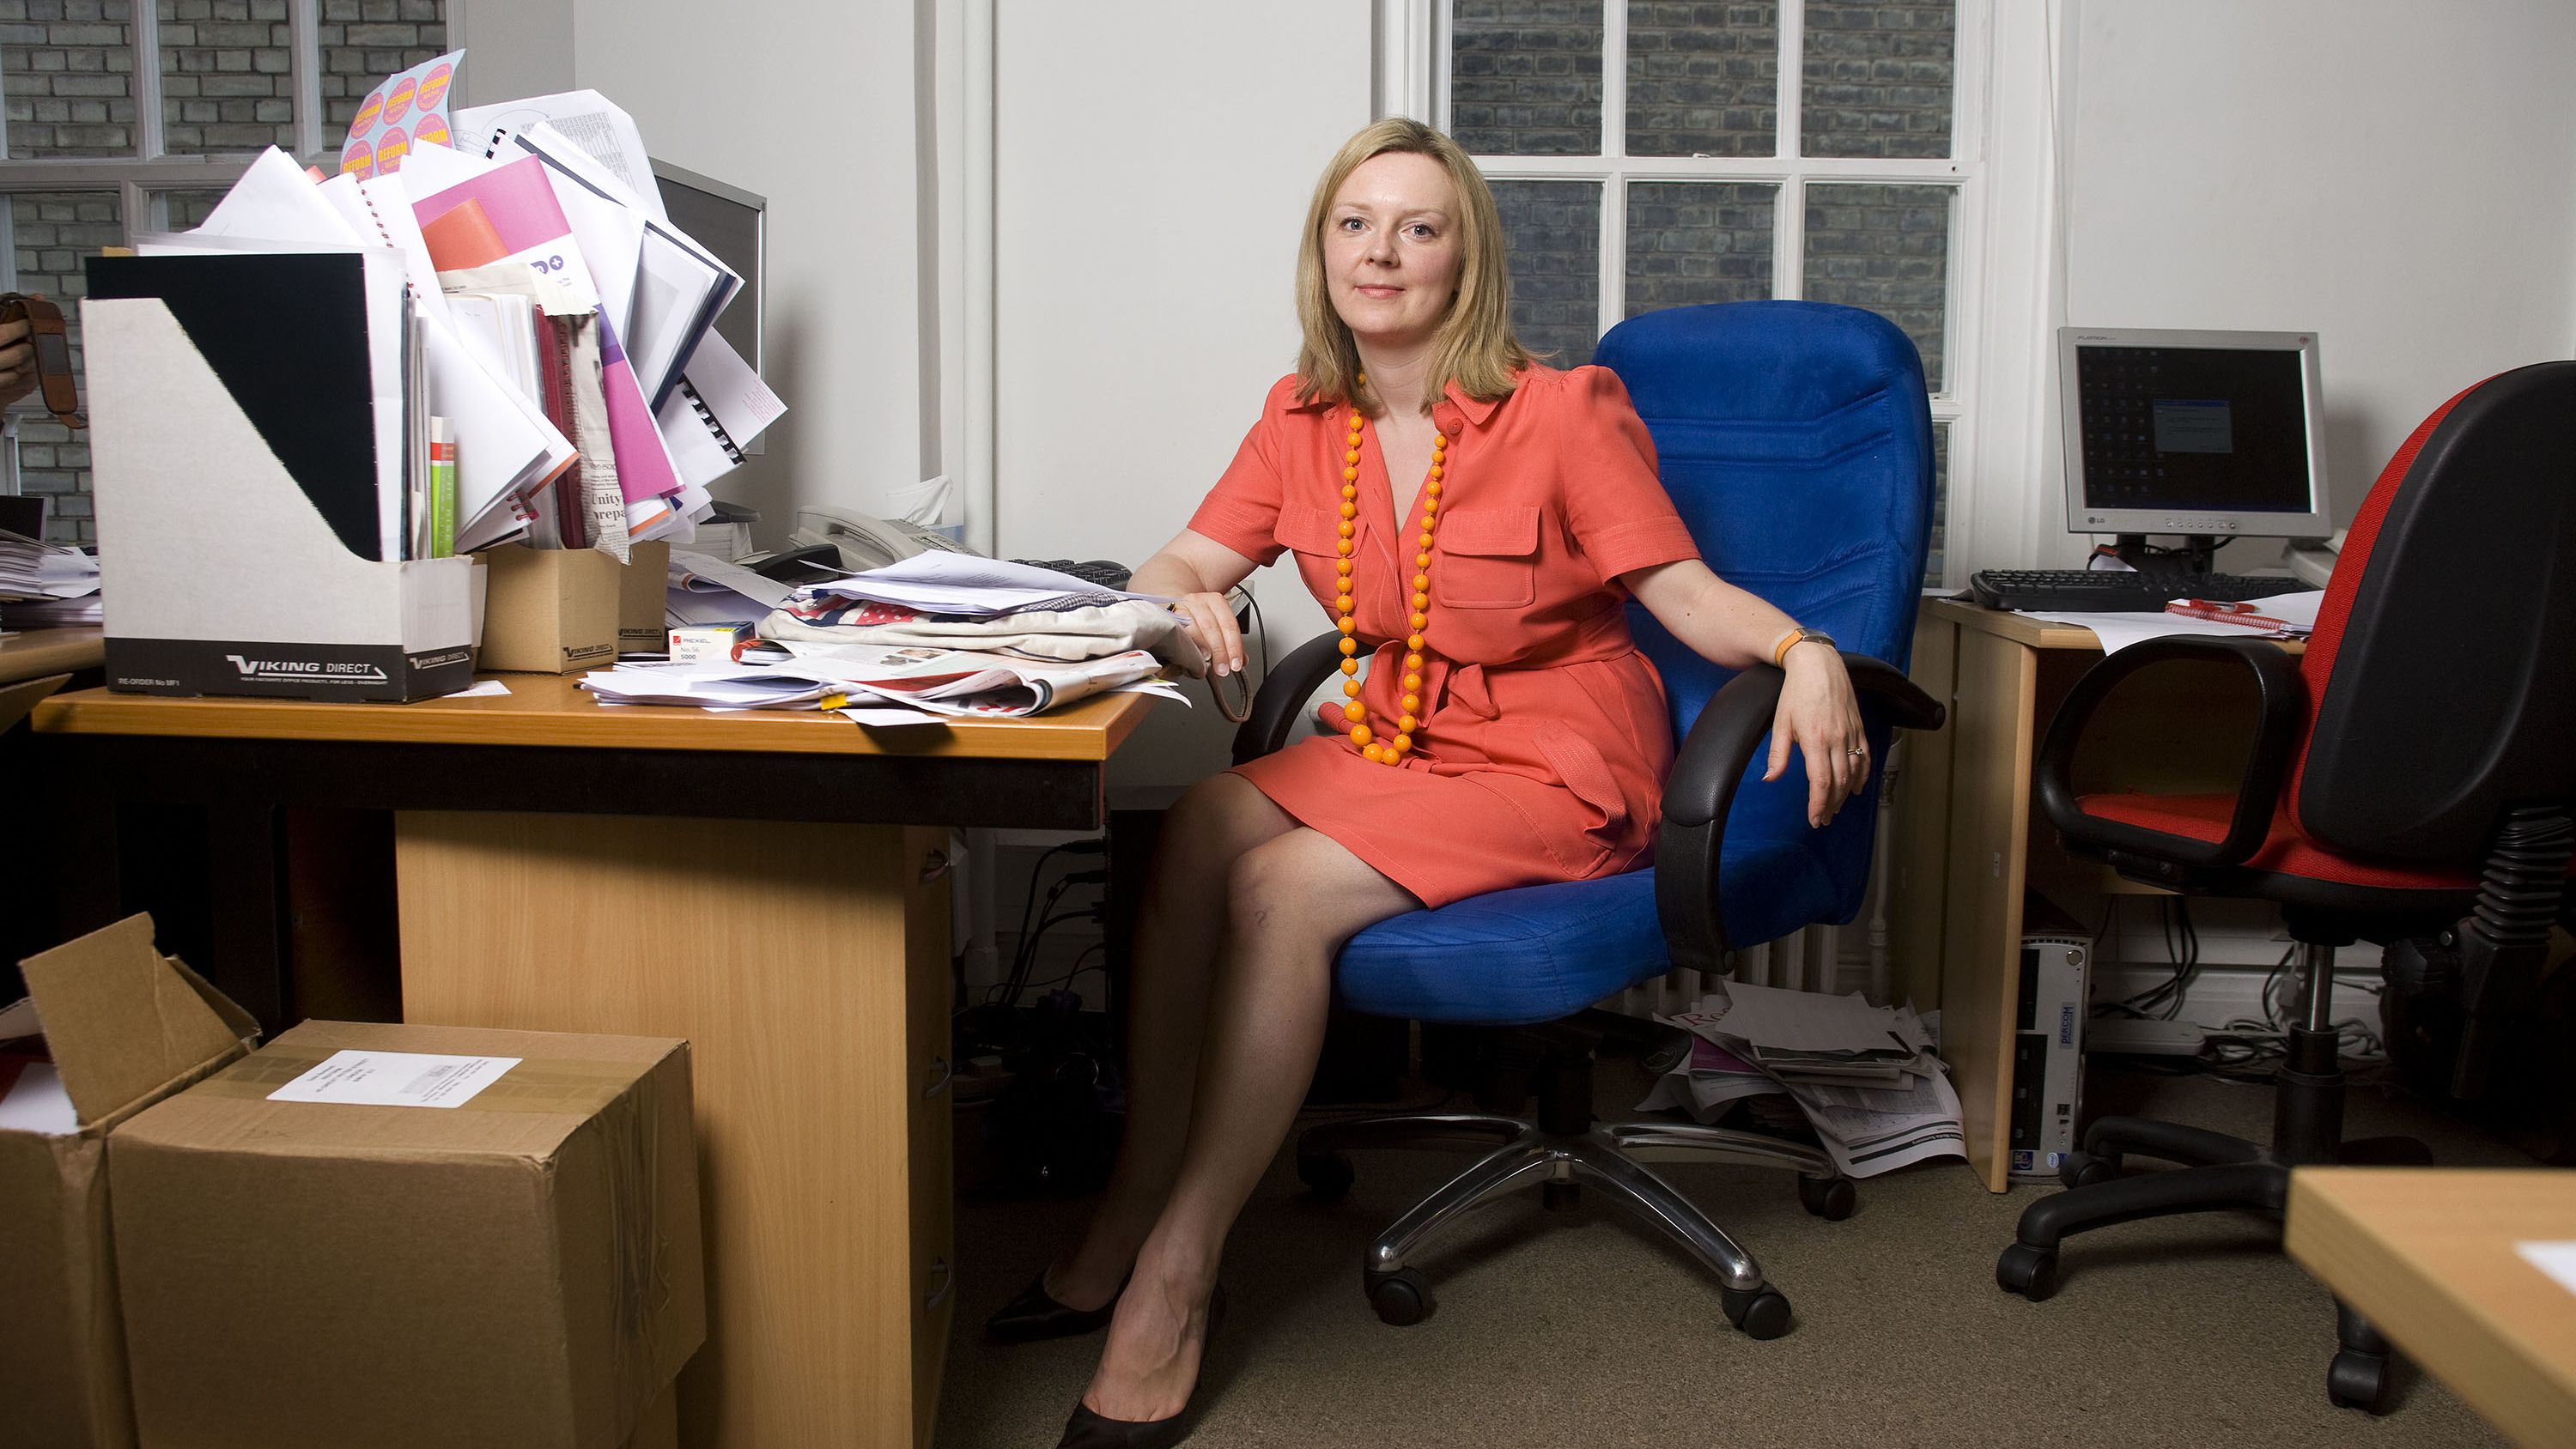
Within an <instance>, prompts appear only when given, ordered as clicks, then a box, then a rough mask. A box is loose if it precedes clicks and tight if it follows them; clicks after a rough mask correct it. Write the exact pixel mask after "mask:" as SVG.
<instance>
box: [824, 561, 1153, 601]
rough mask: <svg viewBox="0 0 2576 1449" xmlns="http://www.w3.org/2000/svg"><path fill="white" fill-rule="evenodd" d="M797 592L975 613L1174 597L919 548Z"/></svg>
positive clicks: (1014, 564) (1022, 566)
mask: <svg viewBox="0 0 2576 1449" xmlns="http://www.w3.org/2000/svg"><path fill="white" fill-rule="evenodd" d="M798 592H799V593H801V594H803V595H804V596H806V597H808V598H813V597H818V596H827V595H828V596H832V597H838V598H844V599H862V600H867V601H870V602H874V603H880V604H900V605H902V606H903V607H905V608H907V609H917V610H919V611H921V612H922V613H925V614H962V615H968V616H975V617H983V616H989V615H993V614H1018V613H1025V612H1028V611H1031V610H1040V611H1047V612H1055V611H1061V610H1066V609H1080V608H1085V607H1088V606H1091V605H1094V604H1110V603H1115V602H1117V601H1118V600H1120V599H1143V600H1145V601H1147V602H1148V603H1156V604H1162V603H1169V602H1170V600H1168V599H1165V598H1163V597H1161V596H1159V595H1156V594H1130V593H1124V592H1121V591H1119V590H1117V589H1111V588H1103V587H1102V586H1100V585H1098V584H1094V583H1087V582H1085V581H1083V580H1081V579H1078V578H1075V577H1074V576H1073V575H1071V574H1063V573H1057V572H1056V571H1055V570H1053V569H1042V568H1036V567H1032V566H1031V565H1028V564H1016V563H1011V562H1008V561H1006V560H1003V559H995V558H980V557H978V556H976V555H974V554H970V553H952V552H950V551H948V550H946V549H932V550H930V551H928V552H926V553H917V554H914V555H913V556H912V557H910V558H907V559H899V560H897V561H895V562H893V563H890V564H887V565H886V566H885V567H883V568H877V569H870V570H868V571H867V572H866V573H862V574H853V575H851V576H850V577H848V578H846V579H835V580H833V581H832V582H831V583H828V584H808V585H806V586H805V587H804V588H803V589H800V590H798Z"/></svg>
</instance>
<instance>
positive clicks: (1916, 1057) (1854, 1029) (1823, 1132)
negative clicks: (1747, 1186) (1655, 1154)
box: [1641, 983, 1967, 1177]
mask: <svg viewBox="0 0 2576 1449" xmlns="http://www.w3.org/2000/svg"><path fill="white" fill-rule="evenodd" d="M1662 1019H1663V1020H1664V1021H1665V1022H1666V1023H1667V1024H1669V1025H1672V1026H1678V1027H1681V1028H1682V1029H1684V1030H1685V1031H1688V1032H1689V1033H1691V1035H1692V1036H1694V1037H1696V1038H1698V1041H1697V1042H1695V1043H1694V1044H1693V1048H1692V1052H1691V1055H1690V1058H1689V1059H1688V1060H1687V1061H1684V1062H1681V1063H1678V1064H1677V1065H1676V1066H1675V1068H1674V1070H1673V1071H1672V1072H1670V1073H1667V1074H1666V1076H1665V1077H1664V1079H1663V1080H1661V1081H1659V1082H1658V1083H1657V1084H1656V1087H1655V1091H1654V1093H1653V1094H1652V1095H1650V1096H1648V1097H1647V1099H1646V1101H1645V1103H1643V1104H1641V1110H1646V1109H1651V1108H1658V1107H1685V1108H1688V1109H1689V1110H1690V1111H1691V1112H1692V1114H1693V1115H1694V1116H1696V1117H1698V1118H1700V1120H1702V1121H1707V1120H1709V1119H1711V1118H1713V1117H1714V1116H1715V1115H1716V1111H1717V1109H1718V1108H1719V1107H1722V1106H1723V1105H1724V1104H1726V1103H1728V1102H1731V1101H1733V1100H1735V1099H1736V1098H1737V1097H1743V1096H1751V1095H1755V1094H1758V1093H1761V1092H1764V1091H1766V1090H1767V1091H1784V1092H1786V1093H1788V1095H1789V1098H1790V1100H1791V1101H1793V1102H1795V1103H1796V1104H1797V1105H1798V1109H1799V1111H1800V1112H1802V1113H1803V1114H1804V1115H1805V1116H1806V1119H1807V1123H1808V1125H1809V1126H1811V1127H1813V1128H1814V1129H1815V1131H1816V1136H1817V1137H1818V1138H1819V1139H1820V1140H1821V1141H1822V1142H1823V1143H1824V1147H1825V1152H1826V1155H1827V1156H1829V1157H1831V1158H1832V1159H1833V1160H1834V1165H1835V1166H1837V1167H1839V1168H1841V1169H1842V1171H1843V1172H1845V1173H1846V1174H1848V1175H1850V1176H1852V1177H1871V1176H1875V1175H1876V1174H1878V1173H1882V1172H1889V1171H1893V1170H1894V1169H1896V1168H1899V1167H1904V1166H1906V1165H1908V1164H1910V1163H1915V1162H1921V1161H1923V1160H1924V1159H1926V1158H1931V1157H1963V1156H1965V1155H1966V1153H1967V1135H1966V1133H1965V1132H1964V1131H1963V1130H1962V1129H1961V1127H1960V1124H1959V1096H1958V1093H1957V1092H1955V1091H1953V1090H1951V1087H1950V1079H1949V1078H1948V1077H1947V1076H1946V1075H1944V1074H1943V1071H1942V1068H1941V1062H1940V1059H1939V1058H1938V1057H1936V1056H1934V1055H1933V1053H1932V1039H1931V1035H1930V1033H1928V1032H1926V1031H1925V1030H1924V1029H1923V1023H1922V1022H1921V1021H1920V1020H1919V1019H1917V1018H1916V1016H1915V1014H1914V1009H1913V1008H1912V1007H1883V1006H1872V1005H1870V1004H1869V1003H1868V1002H1867V1001H1866V1000H1863V999H1862V997H1861V996H1860V994H1859V993H1857V992H1854V993H1853V994H1851V995H1849V996H1826V995H1823V994H1821V993H1818V992H1808V991H1783V990H1779V989H1776V988H1773V987H1767V986H1748V985H1744V984H1741V983H1729V984H1728V985H1727V986H1726V987H1725V988H1724V991H1723V993H1722V994H1712V995H1710V996H1707V997H1704V998H1702V999H1701V1001H1700V1003H1699V1005H1698V1007H1697V1009H1695V1010H1691V1011H1685V1012H1680V1013H1677V1014H1675V1015H1673V1016H1670V1017H1666V1018H1662ZM1701 1045H1706V1046H1708V1047H1713V1048H1715V1049H1716V1051H1715V1052H1714V1053H1713V1054H1706V1055H1704V1054H1703V1053H1702V1052H1701V1051H1700V1046H1701ZM1751 1073H1760V1074H1761V1076H1762V1077H1763V1079H1764V1081H1765V1082H1766V1083H1767V1084H1768V1085H1767V1086H1762V1085H1755V1084H1754V1083H1753V1082H1752V1081H1751V1080H1750V1079H1749V1078H1750V1074H1751ZM1677 1076H1678V1077H1680V1078H1682V1080H1681V1081H1678V1082H1676V1081H1674V1080H1673V1079H1674V1078H1675V1077H1677Z"/></svg>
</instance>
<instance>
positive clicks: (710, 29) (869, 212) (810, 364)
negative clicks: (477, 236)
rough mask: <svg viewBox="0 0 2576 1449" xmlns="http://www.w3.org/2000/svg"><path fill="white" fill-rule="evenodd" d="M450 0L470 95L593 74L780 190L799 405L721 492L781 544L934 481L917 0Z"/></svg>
mask: <svg viewBox="0 0 2576 1449" xmlns="http://www.w3.org/2000/svg"><path fill="white" fill-rule="evenodd" d="M450 3H451V5H452V6H453V11H452V13H457V14H461V17H462V26H461V29H462V31H463V35H462V38H463V41H464V43H465V44H466V46H467V55H466V61H465V76H466V78H467V83H468V86H467V93H468V95H469V96H470V97H471V98H472V99H474V100H475V101H477V102H482V101H491V100H500V99H506V98H507V97H508V96H509V95H513V94H525V93H527V91H529V90H531V89H536V88H538V87H541V86H545V85H562V84H566V83H569V84H573V85H579V86H587V87H590V88H592V89H595V90H598V91H601V92H603V93H605V94H606V95H607V96H608V97H609V98H610V99H611V100H614V101H616V102H617V103H618V104H619V105H621V106H624V107H625V108H626V109H627V110H628V111H630V112H632V113H633V114H634V116H635V120H636V124H637V125H638V126H639V127H640V128H641V129H642V131H643V133H644V142H645V145H646V146H647V147H649V148H650V149H651V150H652V152H653V154H654V155H655V156H656V157H658V158H661V159H663V160H667V161H671V162H675V163H677V164H679V165H681V166H685V167H687V168H688V169H690V170H692V171H696V172H699V173H701V174H703V175H707V176H712V177H714V178H716V179H717V180H720V181H725V182H730V183H732V184H733V185H736V186H740V187H743V188H744V189H746V190H749V191H753V192H756V193H758V194H760V195H762V196H764V197H766V198H767V199H768V202H769V232H768V256H767V264H768V276H767V282H768V289H769V293H768V304H767V310H766V324H767V331H766V334H765V342H764V347H765V350H766V353H767V355H766V357H765V359H764V367H763V373H764V374H765V376H766V377H767V378H768V380H769V383H770V385H771V386H772V387H773V388H775V389H776V390H777V392H778V394H779V396H780V397H782V398H784V399H785V400H786V402H787V406H788V412H787V416H786V417H785V418H783V419H781V420H780V421H779V422H778V423H777V424H776V425H775V426H773V427H772V428H771V429H770V430H769V431H768V432H767V433H766V434H764V435H763V440H764V442H765V443H766V451H765V453H764V455H762V456H758V457H755V458H753V459H752V460H751V461H750V462H749V463H748V464H746V465H745V466H744V467H743V468H741V469H739V470H737V471H736V472H735V473H733V474H731V475H728V476H727V477H726V478H725V479H724V480H723V481H722V482H720V483H718V484H717V485H716V487H715V491H716V496H718V497H720V498H726V499H730V500H733V501H736V502H740V503H744V504H747V505H748V506H750V507H753V508H757V509H759V510H760V511H761V514H762V523H761V525H760V528H759V536H760V538H761V541H762V542H764V543H777V542H782V541H783V540H784V539H785V536H786V530H787V527H788V523H789V514H790V513H791V512H792V511H793V509H794V508H795V507H796V505H798V504H800V503H818V502H820V503H840V504H846V505H849V506H853V507H861V508H870V509H876V508H877V507H878V506H879V505H881V504H882V503H883V501H884V499H885V497H886V495H887V494H889V493H890V492H893V491H895V490H899V489H903V488H908V487H910V486H912V485H913V484H915V483H917V482H919V481H920V480H921V478H922V477H924V476H925V471H926V470H925V468H924V461H925V460H924V453H925V440H924V431H925V430H924V425H923V421H922V419H923V413H924V394H923V378H922V373H923V368H922V347H923V337H922V331H923V329H922V326H921V315H920V308H921V297H922V292H923V286H924V278H923V276H922V271H923V259H922V248H921V244H920V229H921V225H922V216H923V208H922V206H921V204H920V188H919V181H920V177H921V174H922V173H921V167H920V166H919V164H918V161H917V150H918V148H917V128H916V125H915V101H916V97H917V94H918V92H917V82H916V55H915V42H914V16H915V6H914V3H913V0H726V3H723V4H716V5H709V4H704V3H698V0H450ZM521 41H525V42H529V43H531V44H533V45H535V46H538V47H542V48H540V49H531V48H526V47H524V46H519V45H516V44H514V42H521ZM566 47H568V48H569V63H568V65H565V64H562V63H561V53H562V52H563V51H564V49H565V48H566ZM549 60H552V61H555V62H556V63H552V64H549V63H548V61H549Z"/></svg>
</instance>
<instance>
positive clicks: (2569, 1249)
mask: <svg viewBox="0 0 2576 1449" xmlns="http://www.w3.org/2000/svg"><path fill="white" fill-rule="evenodd" d="M2513 1250H2514V1251H2515V1252H2517V1253H2520V1254H2521V1255H2522V1260H2523V1261H2524V1262H2526V1263H2529V1264H2530V1265H2531V1266H2533V1267H2535V1268H2538V1269H2539V1270H2540V1271H2541V1272H2543V1273H2546V1274H2548V1275H2549V1276H2550V1277H2552V1278H2554V1279H2556V1280H2558V1286H2559V1287H2561V1288H2564V1289H2566V1290H2567V1291H2568V1292H2570V1293H2576V1243H2516V1244H2514V1245H2513Z"/></svg>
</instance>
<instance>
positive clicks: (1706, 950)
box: [1655, 652, 1947, 970]
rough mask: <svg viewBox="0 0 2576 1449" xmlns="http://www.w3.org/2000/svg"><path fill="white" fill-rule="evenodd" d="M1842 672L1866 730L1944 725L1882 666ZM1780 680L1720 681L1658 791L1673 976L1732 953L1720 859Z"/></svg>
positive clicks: (1662, 902) (1660, 900) (1752, 675)
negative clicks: (1720, 894)
mask: <svg viewBox="0 0 2576 1449" xmlns="http://www.w3.org/2000/svg"><path fill="white" fill-rule="evenodd" d="M1843 668H1844V670H1845V671H1847V672H1848V673H1849V674H1850V675H1851V682H1852V692H1853V693H1854V694H1855V695H1857V696H1858V697H1859V700H1860V708H1861V718H1862V720H1863V721H1864V723H1883V724H1888V725H1894V726H1896V727H1897V728H1899V729H1920V730H1937V729H1939V728H1941V726H1942V724H1943V722H1944V721H1945V719H1946V718H1947V711H1946V710H1945V709H1944V708H1943V707H1942V705H1941V703H1940V702H1939V701H1937V700H1935V699H1933V698H1932V696H1930V695H1928V694H1926V693H1924V692H1923V689H1922V686H1920V685H1918V684H1916V683H1915V682H1914V681H1913V680H1911V679H1908V678H1906V677H1905V675H1904V674H1903V673H1901V672H1900V671H1898V670H1897V669H1896V667H1895V666H1893V665H1891V664H1889V663H1887V662H1886V661H1885V660H1881V659H1875V658H1872V657H1871V656H1869V655H1866V654H1852V653H1848V652H1847V653H1845V654H1844V655H1843ZM1787 678H1788V676H1787V675H1786V674H1784V673H1783V672H1782V671H1781V670H1780V669H1779V668H1778V667H1777V666H1775V665H1770V664H1756V665H1754V666H1753V667H1751V668H1749V669H1746V670H1745V671H1744V672H1743V673H1741V674H1738V675H1736V676H1735V677H1734V678H1733V679H1730V680H1728V681H1727V682H1726V684H1725V685H1724V686H1723V687H1722V688H1720V689H1719V690H1718V691H1717V694H1716V696H1715V697H1713V698H1711V699H1710V700H1709V702H1708V704H1707V705H1706V706H1705V707H1704V708H1702V709H1701V710H1700V712H1699V718H1698V719H1697V720H1696V721H1694V722H1693V723H1692V725H1691V729H1690V733H1689V735H1687V736H1686V737H1684V738H1683V740H1682V743H1681V749H1680V751H1679V752H1678V753H1677V754H1676V755H1675V756H1674V759H1673V772H1672V774H1671V776H1670V777H1668V778H1667V779H1666V780H1665V782H1664V811H1663V813H1664V821H1663V827H1662V829H1661V831H1660V832H1659V833H1658V834H1657V835H1656V837H1655V910H1656V914H1657V915H1659V916H1660V917H1661V918H1662V919H1663V925H1664V940H1665V942H1666V944H1667V945H1668V946H1670V948H1671V949H1672V953H1673V964H1674V965H1676V966H1684V967H1690V968H1694V969H1699V970H1715V969H1717V966H1718V964H1719V958H1720V957H1722V956H1723V955H1724V954H1725V953H1726V952H1727V951H1729V950H1731V949H1733V945H1734V943H1730V942H1729V941H1728V940H1727V939H1726V925H1725V920H1724V917H1723V915H1722V913H1721V912H1720V911H1719V909H1718V899H1717V865H1718V850H1719V847H1720V846H1721V845H1722V844H1723V843H1724V842H1725V839H1726V817H1727V815H1728V813H1729V812H1730V811H1732V810H1733V809H1734V807H1735V791H1736V787H1737V786H1738V785H1739V784H1741V783H1742V782H1743V779H1744V772H1745V770H1746V768H1747V767H1748V766H1750V765H1751V764H1752V763H1753V752H1754V751H1755V750H1757V749H1759V748H1760V747H1761V744H1762V738H1763V736H1765V735H1767V734H1769V733H1770V732H1771V721H1772V717H1773V716H1774V715H1776V714H1777V713H1778V712H1779V708H1780V687H1781V685H1782V684H1784V683H1786V682H1787ZM1742 944H1744V945H1752V944H1755V943H1753V942H1749V941H1748V942H1744V943H1742Z"/></svg>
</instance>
